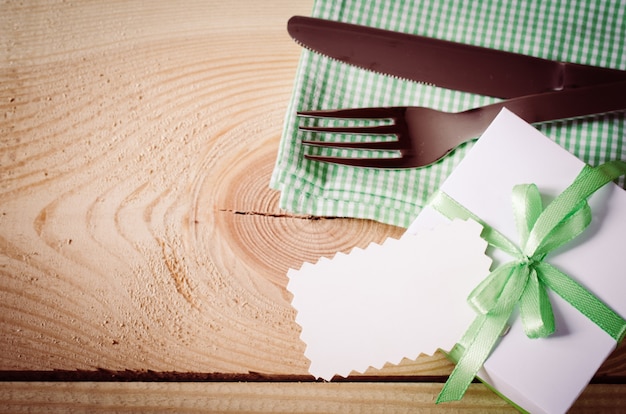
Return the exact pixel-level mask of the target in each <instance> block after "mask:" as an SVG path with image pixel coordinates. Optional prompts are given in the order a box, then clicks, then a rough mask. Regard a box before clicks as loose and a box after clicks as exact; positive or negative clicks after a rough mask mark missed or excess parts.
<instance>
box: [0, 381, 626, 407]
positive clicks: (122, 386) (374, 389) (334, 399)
mask: <svg viewBox="0 0 626 414" xmlns="http://www.w3.org/2000/svg"><path fill="white" fill-rule="evenodd" d="M440 389H441V384H432V383H417V384H416V383H413V384H411V383H282V384H269V383H232V382H227V383H224V382H222V383H188V382H186V383H151V382H147V383H146V382H144V383H119V382H114V383H93V382H69V383H67V382H61V383H50V382H33V383H22V382H10V383H4V384H2V387H0V409H1V410H2V412H7V413H9V412H10V413H16V414H17V413H27V412H42V411H45V412H47V413H65V412H75V413H78V412H85V413H87V412H89V413H98V412H151V413H157V412H185V413H200V412H202V413H205V412H212V413H239V412H251V413H252V412H253V413H280V412H285V413H294V414H295V413H333V414H334V413H351V412H359V413H370V412H371V413H380V412H385V413H407V412H416V411H418V412H420V413H458V412H463V413H515V412H517V410H515V409H514V408H513V407H511V406H509V405H507V403H506V402H504V400H502V399H500V398H499V397H498V396H496V395H495V394H494V393H493V392H491V391H490V390H489V389H487V388H486V387H485V386H483V385H482V384H472V385H471V386H470V389H469V391H468V392H467V394H466V396H465V397H464V398H463V400H462V401H458V402H450V403H445V404H439V405H435V404H434V400H435V398H436V396H437V393H438V392H439V390H440ZM625 409H626V394H625V393H624V392H623V388H622V387H620V386H617V385H597V384H594V385H591V386H589V387H588V388H587V389H586V390H585V391H584V393H583V395H582V396H581V397H580V399H579V400H578V401H577V402H576V404H575V405H574V406H573V407H572V409H571V410H570V413H571V414H582V413H593V414H595V413H599V412H600V413H620V412H623V411H624V410H625Z"/></svg>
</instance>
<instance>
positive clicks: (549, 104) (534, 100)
mask: <svg viewBox="0 0 626 414" xmlns="http://www.w3.org/2000/svg"><path fill="white" fill-rule="evenodd" d="M502 108H507V109H508V110H510V111H511V112H513V113H515V114H516V115H518V116H519V117H520V118H522V119H523V120H525V121H526V122H528V123H531V124H535V123H540V122H546V121H554V120H557V119H569V118H577V117H581V116H586V115H593V114H601V113H605V112H613V111H620V110H625V109H626V81H623V82H615V83H608V84H602V85H594V86H587V87H581V88H571V89H564V90H561V91H556V92H546V93H540V94H534V95H527V96H522V97H519V98H513V99H508V100H505V101H502V102H498V103H495V104H491V105H486V106H483V107H480V108H474V109H470V110H468V111H464V112H466V113H475V112H478V113H480V116H479V118H480V120H481V121H482V122H480V124H481V125H480V128H481V129H482V131H484V130H485V129H486V128H487V127H488V126H489V124H490V123H491V121H493V120H494V119H495V117H496V116H497V115H498V113H499V112H500V110H501V109H502ZM473 116H476V115H473ZM482 131H481V132H482Z"/></svg>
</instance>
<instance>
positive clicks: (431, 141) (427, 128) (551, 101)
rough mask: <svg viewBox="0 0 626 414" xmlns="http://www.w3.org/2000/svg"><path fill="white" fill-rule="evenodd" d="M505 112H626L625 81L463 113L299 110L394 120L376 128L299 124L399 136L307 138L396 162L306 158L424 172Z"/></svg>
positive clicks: (540, 115)
mask: <svg viewBox="0 0 626 414" xmlns="http://www.w3.org/2000/svg"><path fill="white" fill-rule="evenodd" d="M502 108H507V109H509V110H510V111H512V112H513V113H515V114H517V115H518V116H519V117H521V118H522V119H524V120H525V121H526V122H529V123H540V122H546V121H553V120H557V119H569V118H576V117H581V116H586V115H592V114H600V113H606V112H613V111H620V110H624V109H626V82H617V83H608V84H602V85H595V86H589V87H583V88H572V89H565V90H561V91H558V92H548V93H541V94H536V95H527V96H523V97H519V98H513V99H509V100H506V101H502V102H498V103H495V104H491V105H487V106H483V107H479V108H474V109H470V110H467V111H463V112H442V111H438V110H435V109H431V108H425V107H381V108H353V109H336V110H317V111H302V112H298V115H299V116H304V117H315V118H344V119H363V120H366V119H370V120H384V119H388V120H391V121H392V122H391V123H388V124H382V125H374V126H345V127H344V126H333V127H326V126H300V127H299V129H300V130H303V131H312V132H316V133H332V134H353V135H378V134H381V135H395V136H396V138H395V139H394V140H392V141H382V142H337V141H322V140H303V141H302V143H303V144H306V145H314V146H323V147H330V148H350V149H366V150H390V151H397V152H399V154H400V155H399V156H395V157H392V158H342V157H325V156H318V155H305V158H308V159H311V160H315V161H323V162H330V163H335V164H343V165H350V166H355V167H369V168H419V167H425V166H428V165H431V164H433V163H435V162H437V161H438V160H440V159H441V158H443V157H444V156H445V155H446V154H448V153H449V152H450V151H452V150H453V149H454V148H456V147H457V146H458V145H460V144H462V143H464V142H466V141H469V140H471V139H474V138H477V137H479V136H480V135H481V134H482V133H483V132H484V131H485V129H486V128H487V127H488V126H489V124H490V123H491V122H492V121H493V120H494V118H495V117H496V115H497V114H498V113H499V112H500V110H501V109H502Z"/></svg>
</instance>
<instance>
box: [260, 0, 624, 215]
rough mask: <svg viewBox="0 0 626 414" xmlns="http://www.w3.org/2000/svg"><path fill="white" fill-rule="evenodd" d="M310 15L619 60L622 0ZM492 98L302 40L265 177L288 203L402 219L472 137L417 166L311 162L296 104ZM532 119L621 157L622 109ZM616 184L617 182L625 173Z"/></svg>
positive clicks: (570, 145) (459, 104)
mask: <svg viewBox="0 0 626 414" xmlns="http://www.w3.org/2000/svg"><path fill="white" fill-rule="evenodd" d="M312 15H313V16H314V17H320V18H324V19H330V20H339V21H344V22H348V23H355V24H360V25H368V26H372V27H379V28H382V29H387V30H394V31H399V32H407V33H412V34H418V35H423V36H430V37H435V38H439V39H445V40H451V41H455V42H462V43H469V44H474V45H478V46H484V47H489V48H493V49H501V50H507V51H511V52H516V53H523V54H527V55H533V56H538V57H542V58H547V59H553V60H560V61H568V62H575V63H583V64H589V65H596V66H605V67H611V68H617V69H626V16H625V15H626V5H625V3H624V0H608V1H592V0H560V1H543V0H527V1H522V0H520V1H498V0H487V1H457V0H404V1H403V0H386V1H367V0H343V1H336V0H316V1H315V4H314V8H313V12H312ZM458 70H459V71H462V70H463V68H462V67H459V68H458ZM495 101H496V99H495V98H491V97H486V96H479V95H474V94H469V93H463V92H459V91H452V90H448V89H443V88H437V87H432V86H428V85H423V84H418V83H415V82H409V81H404V80H399V79H395V78H393V77H391V76H385V75H380V74H376V73H372V72H369V71H366V70H362V69H358V68H355V67H352V66H350V65H346V64H343V63H340V62H337V61H334V60H331V59H328V58H326V57H323V56H320V55H318V54H316V53H313V52H310V51H308V50H304V49H303V52H302V56H301V60H300V64H299V67H298V71H297V74H296V79H295V85H294V91H293V95H292V99H291V101H290V103H289V106H288V110H287V115H286V118H285V126H284V131H283V135H282V139H281V143H280V146H279V151H278V157H277V160H276V165H275V168H274V171H273V174H272V178H271V182H270V187H271V188H273V189H276V190H279V191H281V197H280V207H281V208H282V209H285V210H287V211H290V212H293V213H297V214H310V215H315V216H333V217H356V218H366V219H373V220H377V221H381V222H384V223H389V224H393V225H397V226H402V227H407V226H408V225H409V224H410V223H411V222H412V221H413V219H414V218H415V217H416V216H417V214H418V213H419V212H420V210H421V208H422V207H423V206H424V205H425V204H426V202H427V200H428V198H429V196H430V195H431V194H432V193H433V192H434V191H435V190H436V189H437V188H438V187H439V185H440V184H441V183H442V182H443V180H445V178H446V177H447V176H448V175H449V174H450V173H451V172H452V170H453V169H454V168H455V166H456V165H457V164H458V162H459V161H460V160H461V159H462V158H463V156H464V155H465V154H466V153H467V151H468V150H469V149H470V148H471V146H472V145H473V143H468V144H464V145H463V146H461V147H460V148H458V149H457V150H456V151H454V152H453V153H451V154H450V155H448V156H447V157H445V158H444V159H443V160H442V161H440V162H438V163H437V164H435V165H432V166H429V167H426V168H421V169H408V170H381V169H365V168H354V167H347V166H339V165H333V164H327V163H320V162H314V161H309V160H306V159H304V154H305V153H306V152H307V151H311V149H310V148H305V147H304V146H303V145H301V140H302V139H303V138H305V137H306V133H303V132H299V131H298V124H299V123H303V122H306V121H305V120H302V119H298V118H297V117H296V111H298V110H312V109H331V108H350V107H368V106H405V105H406V106H427V107H431V108H435V109H439V110H444V111H461V110H465V109H469V108H472V107H476V106H482V105H485V104H488V103H492V102H495ZM537 127H538V128H539V129H540V130H541V131H542V132H543V133H544V134H545V135H547V136H548V137H550V138H551V139H553V140H554V141H556V142H557V143H558V144H560V145H561V146H562V147H564V148H565V149H567V150H568V151H570V152H571V153H573V154H575V155H576V156H577V157H578V158H580V159H581V160H583V161H585V162H587V163H588V164H591V165H598V164H600V163H602V162H605V161H609V160H613V159H626V144H625V138H626V117H625V116H624V112H618V113H614V114H608V115H603V116H595V117H587V118H584V119H578V120H570V121H558V122H551V123H545V124H542V125H539V126H537ZM315 150H316V149H313V151H315ZM333 151H338V150H333ZM340 151H346V150H340ZM335 154H336V153H335ZM344 154H346V153H344ZM497 173H498V172H497V171H494V174H497ZM618 184H620V185H621V186H624V180H623V179H622V180H621V181H620V182H619V183H618Z"/></svg>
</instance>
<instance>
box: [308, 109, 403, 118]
mask: <svg viewBox="0 0 626 414" xmlns="http://www.w3.org/2000/svg"><path fill="white" fill-rule="evenodd" d="M403 111H404V108H400V107H380V108H346V109H319V110H314V111H299V112H298V116H304V117H315V118H346V119H385V118H395V117H398V116H400V115H402V112H403Z"/></svg>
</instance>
